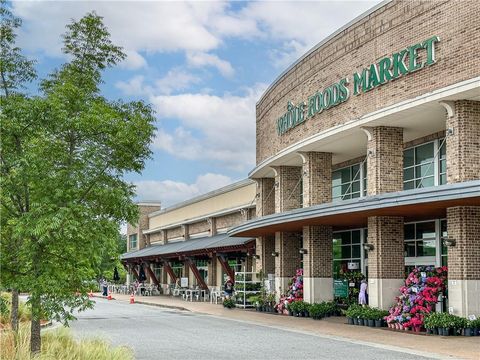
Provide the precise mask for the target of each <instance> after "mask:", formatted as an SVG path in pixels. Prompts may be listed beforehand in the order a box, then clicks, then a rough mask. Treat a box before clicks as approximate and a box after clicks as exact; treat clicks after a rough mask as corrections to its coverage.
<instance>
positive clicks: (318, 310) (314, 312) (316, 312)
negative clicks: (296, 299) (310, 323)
mask: <svg viewBox="0 0 480 360" xmlns="http://www.w3.org/2000/svg"><path fill="white" fill-rule="evenodd" d="M322 311H323V309H322V304H319V303H314V304H311V305H310V309H309V312H310V317H311V318H312V319H313V320H320V319H321V318H322Z"/></svg>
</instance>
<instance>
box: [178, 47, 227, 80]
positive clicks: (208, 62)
mask: <svg viewBox="0 0 480 360" xmlns="http://www.w3.org/2000/svg"><path fill="white" fill-rule="evenodd" d="M187 61H188V63H189V65H191V66H193V67H204V66H213V67H216V68H217V70H218V71H219V72H220V74H222V75H223V76H225V77H232V76H233V75H234V74H235V70H234V69H233V67H232V65H231V64H230V63H229V62H228V61H226V60H222V59H220V58H219V57H218V56H217V55H213V54H207V53H202V52H197V53H189V54H187Z"/></svg>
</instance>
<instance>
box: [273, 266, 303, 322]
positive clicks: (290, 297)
mask: <svg viewBox="0 0 480 360" xmlns="http://www.w3.org/2000/svg"><path fill="white" fill-rule="evenodd" d="M294 301H303V269H297V270H296V272H295V276H294V277H293V278H292V281H291V285H290V286H289V288H288V291H287V293H286V294H284V295H282V296H280V301H279V303H278V304H277V305H275V309H276V310H277V312H279V313H281V314H285V315H288V310H287V307H288V304H291V303H292V302H294Z"/></svg>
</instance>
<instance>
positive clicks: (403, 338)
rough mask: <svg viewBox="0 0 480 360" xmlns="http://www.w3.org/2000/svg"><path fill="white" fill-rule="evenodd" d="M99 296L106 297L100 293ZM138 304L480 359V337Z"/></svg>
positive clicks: (170, 301) (175, 301)
mask: <svg viewBox="0 0 480 360" xmlns="http://www.w3.org/2000/svg"><path fill="white" fill-rule="evenodd" d="M95 296H97V297H102V296H101V295H100V294H98V293H97V294H95ZM114 298H115V299H116V300H117V301H125V302H128V301H129V300H130V296H129V295H120V294H114ZM135 303H137V304H146V305H154V306H160V307H165V308H171V309H178V310H186V311H191V312H195V313H200V314H208V315H213V316H218V317H223V318H228V319H232V320H237V321H243V322H248V323H253V324H257V325H263V326H270V327H275V328H278V329H283V330H289V331H297V332H303V333H308V334H313V335H318V336H326V337H331V338H337V339H343V340H345V339H348V340H349V341H354V342H366V343H369V345H372V344H376V345H378V346H381V347H384V348H385V347H396V348H403V349H409V350H411V352H422V353H423V355H425V353H430V354H432V355H433V354H437V355H441V357H443V358H447V357H455V358H462V359H475V360H479V359H480V337H465V336H455V337H453V336H452V337H443V336H425V335H415V334H409V333H402V332H396V331H391V330H388V329H387V328H382V329H378V328H369V327H365V326H352V325H347V324H345V321H346V320H345V318H344V317H332V318H327V319H323V320H318V321H315V320H312V319H310V318H296V317H291V316H282V315H274V314H267V313H262V312H256V311H255V310H241V309H225V308H223V306H222V305H215V304H210V303H209V302H190V301H183V300H182V299H180V298H173V297H170V296H137V297H135ZM132 306H135V305H132Z"/></svg>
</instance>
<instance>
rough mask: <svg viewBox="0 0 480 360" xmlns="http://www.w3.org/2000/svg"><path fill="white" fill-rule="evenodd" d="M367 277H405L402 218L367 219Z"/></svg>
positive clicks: (374, 217)
mask: <svg viewBox="0 0 480 360" xmlns="http://www.w3.org/2000/svg"><path fill="white" fill-rule="evenodd" d="M368 243H369V244H372V245H373V250H372V251H370V252H369V253H368V276H369V277H370V278H375V279H403V278H404V277H405V275H404V272H405V259H404V234H403V218H401V217H393V216H371V217H369V218H368Z"/></svg>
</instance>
